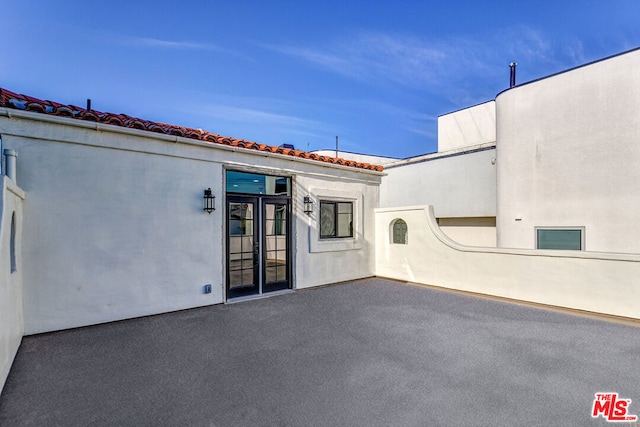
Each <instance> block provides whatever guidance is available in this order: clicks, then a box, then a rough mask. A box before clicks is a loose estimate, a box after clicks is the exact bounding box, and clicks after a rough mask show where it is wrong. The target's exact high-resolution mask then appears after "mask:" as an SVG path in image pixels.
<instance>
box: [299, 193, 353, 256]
mask: <svg viewBox="0 0 640 427" xmlns="http://www.w3.org/2000/svg"><path fill="white" fill-rule="evenodd" d="M310 196H311V199H312V200H313V206H314V212H313V214H312V215H311V216H309V252H332V251H350V250H359V249H362V242H363V240H364V236H363V231H364V222H363V213H362V212H363V205H364V195H363V194H362V193H361V192H355V191H339V190H331V189H326V188H312V189H310ZM321 200H322V201H327V202H351V203H352V207H353V219H352V221H353V236H352V237H330V238H322V239H321V238H320V201H321Z"/></svg>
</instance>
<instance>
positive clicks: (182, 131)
mask: <svg viewBox="0 0 640 427" xmlns="http://www.w3.org/2000/svg"><path fill="white" fill-rule="evenodd" d="M0 107H6V108H13V109H17V110H25V111H32V112H36V113H41V114H49V115H54V116H61V117H71V118H74V119H77V120H85V121H91V122H99V123H104V124H107V125H113V126H120V127H125V128H132V129H140V130H144V131H148V132H155V133H162V134H165V135H174V136H182V137H185V138H192V139H197V140H199V141H204V142H209V143H213V144H222V145H231V146H234V147H240V148H245V149H251V150H258V151H265V152H268V153H278V154H284V155H289V156H294V157H300V158H304V159H310V160H316V161H320V162H325V163H332V164H338V165H344V166H350V167H354V168H360V169H367V170H372V171H379V172H381V171H382V169H383V168H382V166H377V165H372V164H369V163H361V162H356V161H353V160H346V159H342V158H335V157H329V156H319V155H317V154H315V153H307V152H305V151H301V150H295V149H291V148H283V147H275V146H271V145H266V144H259V143H257V142H251V141H245V140H243V139H236V138H230V137H228V136H222V135H218V134H215V133H210V132H207V131H203V130H202V129H192V128H186V127H182V126H175V125H170V124H165V123H159V122H152V121H149V120H143V119H139V118H136V117H131V116H127V115H126V114H113V113H102V112H100V111H97V110H93V109H91V110H86V109H84V108H81V107H77V106H75V105H64V104H60V103H57V102H52V101H43V100H41V99H37V98H33V97H31V96H27V95H19V94H17V93H13V92H11V91H8V90H6V89H2V88H0Z"/></svg>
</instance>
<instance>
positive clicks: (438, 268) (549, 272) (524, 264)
mask: <svg viewBox="0 0 640 427" xmlns="http://www.w3.org/2000/svg"><path fill="white" fill-rule="evenodd" d="M375 216H376V275H377V276H381V277H388V278H392V279H397V280H405V281H411V282H416V283H422V284H428V285H433V286H440V287H443V288H449V289H456V290H462V291H468V292H474V293H481V294H486V295H493V296H499V297H504V298H511V299H515V300H522V301H530V302H535V303H540V304H547V305H552V306H558V307H565V308H571V309H577V310H585V311H590V312H595V313H603V314H608V315H614V316H622V317H629V318H634V319H640V305H638V304H637V301H638V295H639V294H640V255H630V254H613V253H599V252H583V251H549V250H519V249H493V248H491V249H487V248H475V247H467V246H461V245H459V244H457V243H455V242H453V241H452V240H450V239H449V238H448V237H447V236H446V235H445V234H444V233H442V231H441V230H440V229H439V228H438V225H437V223H436V220H435V217H434V215H433V208H432V207H431V206H415V207H404V208H387V209H376V213H375ZM398 218H400V219H402V220H404V221H405V222H406V224H407V230H408V232H407V234H408V235H407V239H406V241H407V244H393V243H391V242H392V230H391V227H392V224H393V223H394V221H395V220H396V219H398Z"/></svg>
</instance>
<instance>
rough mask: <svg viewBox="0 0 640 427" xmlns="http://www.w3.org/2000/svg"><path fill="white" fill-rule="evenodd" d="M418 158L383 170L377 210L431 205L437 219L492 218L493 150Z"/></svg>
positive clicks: (493, 204) (492, 148) (493, 207)
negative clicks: (383, 175) (379, 208)
mask: <svg viewBox="0 0 640 427" xmlns="http://www.w3.org/2000/svg"><path fill="white" fill-rule="evenodd" d="M481 150H483V151H475V152H466V153H465V152H464V151H460V152H453V153H451V154H449V155H442V154H437V155H432V156H428V157H425V156H421V157H418V158H415V159H411V160H410V161H405V162H401V163H396V164H393V165H390V166H388V167H386V168H385V170H384V172H385V173H386V174H387V176H385V177H384V179H383V181H382V186H381V187H380V207H383V208H384V207H397V206H413V205H422V204H428V205H433V206H434V209H435V212H436V216H437V217H438V218H453V217H493V216H495V215H496V175H495V174H496V168H495V165H494V164H493V163H494V159H495V156H496V151H495V148H494V146H488V147H487V146H485V147H484V148H481Z"/></svg>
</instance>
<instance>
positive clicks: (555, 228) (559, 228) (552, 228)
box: [534, 226, 586, 251]
mask: <svg viewBox="0 0 640 427" xmlns="http://www.w3.org/2000/svg"><path fill="white" fill-rule="evenodd" d="M539 230H549V231H579V232H580V249H579V250H581V251H584V250H585V242H586V239H585V234H586V228H585V227H584V226H577V227H565V226H538V227H534V241H535V243H536V249H539V250H542V251H557V250H577V249H540V247H539V244H538V231H539Z"/></svg>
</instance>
